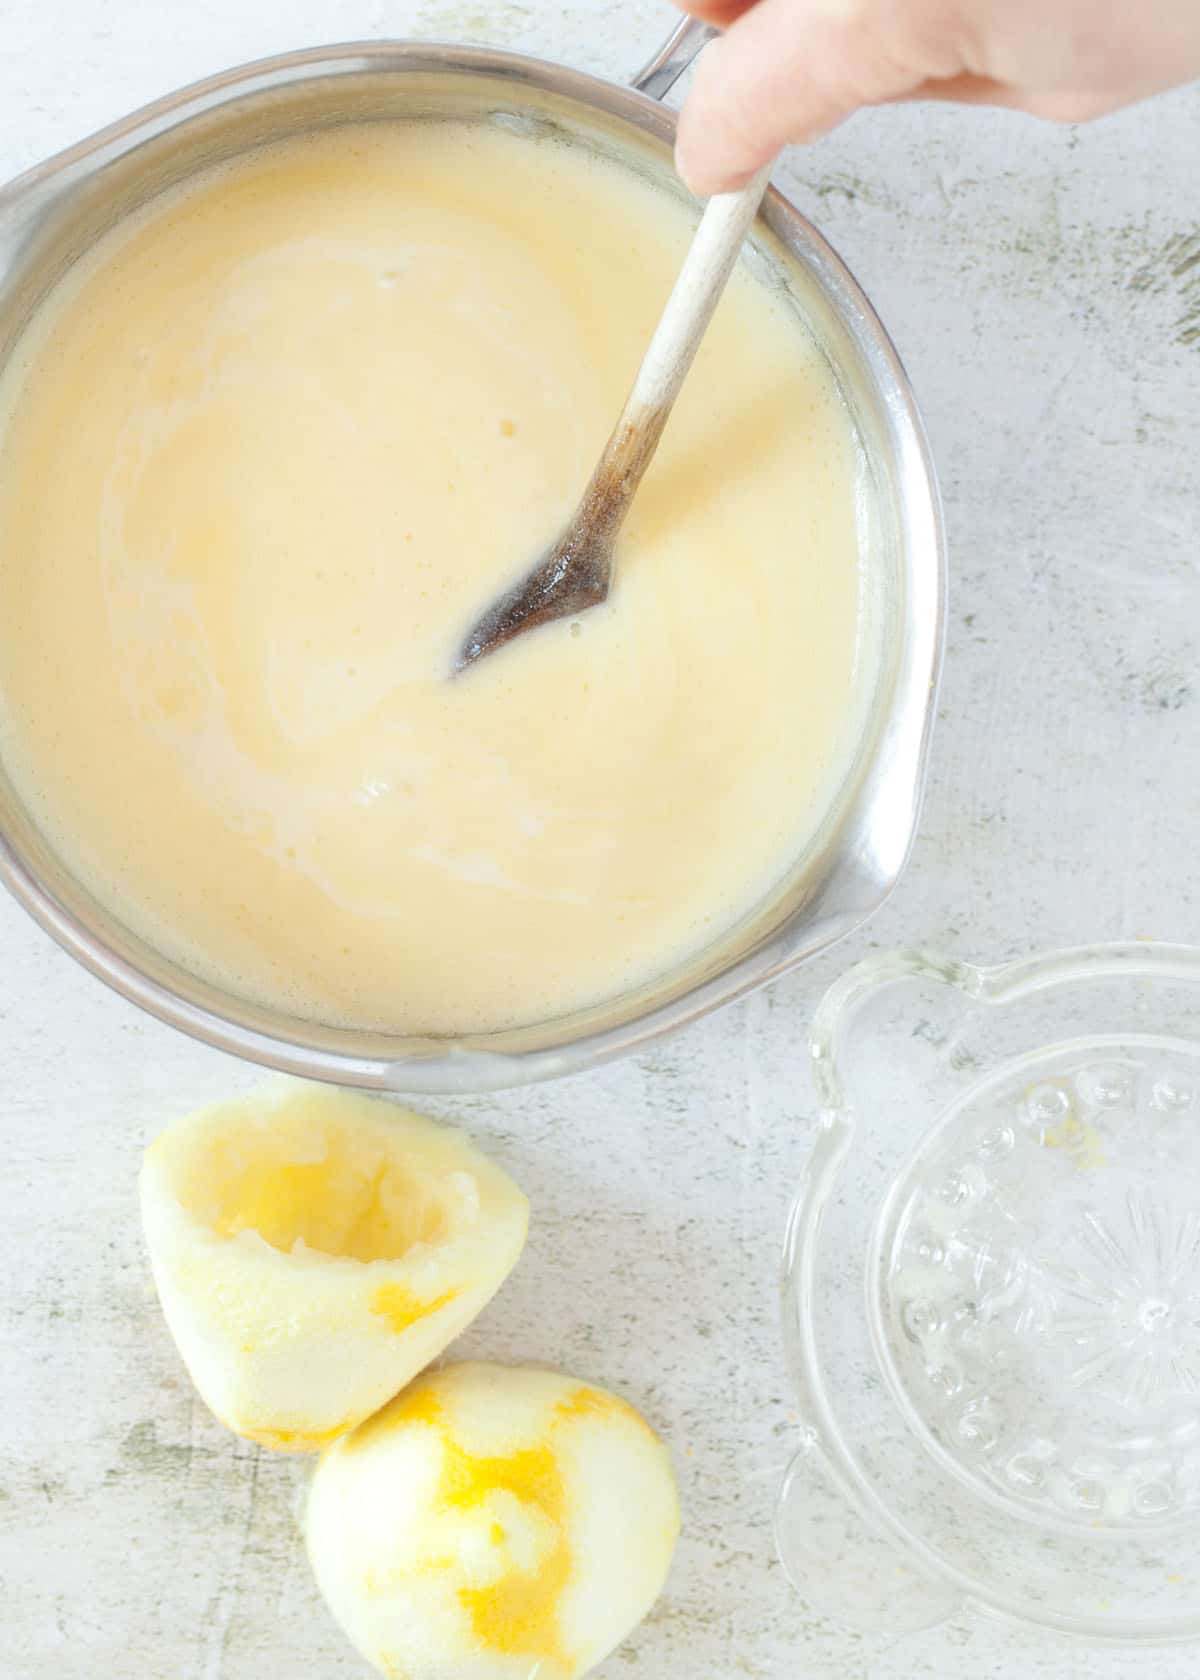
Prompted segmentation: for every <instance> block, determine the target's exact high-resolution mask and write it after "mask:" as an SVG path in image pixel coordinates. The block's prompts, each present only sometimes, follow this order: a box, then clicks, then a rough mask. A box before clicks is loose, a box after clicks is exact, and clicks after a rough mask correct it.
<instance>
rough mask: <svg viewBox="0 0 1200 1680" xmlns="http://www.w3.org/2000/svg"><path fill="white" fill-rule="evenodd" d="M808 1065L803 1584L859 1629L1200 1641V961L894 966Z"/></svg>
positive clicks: (1182, 954) (792, 1558)
mask: <svg viewBox="0 0 1200 1680" xmlns="http://www.w3.org/2000/svg"><path fill="white" fill-rule="evenodd" d="M811 1053H812V1069H813V1074H814V1080H815V1084H816V1089H817V1095H818V1098H819V1101H820V1103H821V1106H822V1114H821V1123H820V1131H819V1135H818V1138H817V1142H816V1145H815V1147H814V1149H813V1151H812V1155H811V1157H810V1159H809V1162H808V1165H807V1168H806V1171H805V1174H804V1178H803V1182H802V1186H801V1190H800V1194H799V1196H798V1198H797V1201H796V1204H795V1208H794V1211H793V1215H792V1220H791V1226H790V1230H789V1233H788V1240H787V1248H786V1259H785V1276H784V1320H785V1329H786V1335H787V1343H788V1349H789V1355H790V1362H791V1366H792V1371H793V1375H794V1378H795V1382H796V1385H797V1388H798V1393H799V1400H800V1406H801V1410H802V1413H803V1417H804V1420H805V1433H804V1436H803V1441H802V1446H801V1450H800V1452H799V1454H798V1456H797V1457H796V1459H795V1461H794V1463H793V1465H792V1467H791V1470H790V1472H789V1475H788V1478H787V1483H786V1486H785V1488H784V1492H783V1496H782V1499H781V1502H780V1506H779V1511H778V1528H777V1536H778V1543H779V1547H780V1551H781V1554H782V1557H783V1560H784V1563H785V1565H786V1567H787V1570H788V1573H789V1575H790V1577H791V1579H792V1580H793V1581H794V1582H795V1584H796V1585H797V1587H798V1588H799V1589H800V1590H801V1592H803V1593H804V1595H805V1596H806V1597H807V1598H808V1599H809V1600H810V1601H811V1602H812V1603H813V1604H814V1605H816V1606H818V1607H820V1608H823V1609H825V1610H826V1611H828V1612H830V1613H832V1614H833V1615H834V1616H835V1617H837V1618H839V1619H841V1620H843V1621H847V1622H849V1623H851V1624H853V1625H855V1626H858V1627H860V1628H863V1629H871V1628H873V1629H881V1630H882V1629H888V1630H891V1631H893V1632H896V1631H903V1630H905V1629H915V1628H919V1627H926V1626H930V1625H932V1624H934V1623H936V1622H939V1621H941V1620H943V1619H945V1618H946V1617H948V1616H950V1615H951V1614H954V1613H956V1612H957V1611H958V1610H960V1609H962V1608H964V1607H968V1608H975V1609H979V1610H986V1611H991V1612H996V1613H1001V1614H1003V1615H1006V1616H1009V1617H1012V1618H1014V1619H1016V1620H1018V1621H1021V1622H1023V1623H1026V1624H1032V1625H1035V1626H1039V1627H1042V1628H1052V1629H1057V1630H1059V1631H1061V1632H1065V1633H1074V1634H1081V1635H1086V1636H1089V1637H1091V1638H1097V1639H1105V1640H1116V1641H1122V1642H1126V1643H1130V1644H1135V1645H1136V1644H1147V1643H1156V1642H1163V1641H1169V1640H1178V1639H1186V1638H1191V1637H1194V1636H1197V1635H1200V950H1196V949H1193V948H1191V947H1186V946H1173V945H1153V944H1126V945H1098V946H1094V947H1091V948H1087V949H1080V950H1071V951H1063V952H1058V953H1055V954H1052V955H1048V956H1043V957H1038V958H1034V959H1032V960H1029V961H1024V962H1017V963H1012V964H1009V965H1007V966H1005V967H1001V968H975V967H972V966H970V965H969V964H966V963H961V962H957V961H954V960H953V959H951V958H946V957H940V956H937V955H934V954H931V953H928V952H898V953H894V954H892V955H888V956H882V957H877V958H872V959H870V960H869V961H867V962H865V963H862V964H861V965H859V966H858V967H857V968H854V969H852V970H851V971H850V972H849V973H848V974H847V975H846V976H845V977H844V978H843V979H842V980H840V981H839V982H838V983H837V985H835V986H834V987H833V989H832V991H830V992H829V994H828V995H827V996H826V998H825V1000H824V1001H823V1003H822V1004H821V1006H820V1008H819V1009H818V1011H817V1014H816V1017H815V1020H814V1023H813V1027H812V1035H811Z"/></svg>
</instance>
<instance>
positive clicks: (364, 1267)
mask: <svg viewBox="0 0 1200 1680" xmlns="http://www.w3.org/2000/svg"><path fill="white" fill-rule="evenodd" d="M141 1203H142V1223H143V1226H144V1229H145V1233H146V1243H147V1246H148V1248H149V1251H150V1261H151V1265H152V1267H153V1269H154V1281H155V1283H156V1285H157V1286H158V1294H159V1299H160V1300H161V1302H162V1307H163V1311H164V1313H165V1314H166V1319H167V1323H168V1325H169V1326H170V1328H171V1333H172V1335H173V1336H174V1337H175V1341H176V1343H177V1344H178V1347H179V1351H180V1353H181V1354H182V1355H183V1358H184V1362H185V1363H186V1365H187V1368H188V1370H189V1371H190V1372H191V1375H192V1380H193V1381H194V1382H195V1384H196V1387H197V1388H198V1389H199V1390H200V1393H201V1395H202V1396H203V1398H204V1399H205V1401H206V1402H207V1403H208V1405H209V1406H210V1407H211V1408H212V1410H213V1411H214V1412H215V1413H216V1415H217V1416H218V1417H219V1418H220V1419H221V1420H222V1422H223V1423H226V1424H227V1425H228V1426H229V1428H230V1429H233V1430H236V1431H237V1433H238V1434H239V1435H245V1436H247V1437H248V1438H249V1439H250V1440H252V1441H259V1442H261V1443H262V1444H263V1445H264V1446H268V1447H275V1448H278V1449H280V1450H281V1451H285V1452H312V1451H315V1450H317V1449H319V1448H321V1447H324V1446H327V1445H328V1444H329V1442H330V1441H333V1440H335V1439H336V1438H337V1437H338V1436H339V1435H342V1434H344V1433H345V1432H346V1431H347V1430H348V1429H352V1428H353V1427H354V1426H355V1424H357V1423H361V1422H362V1420H363V1419H364V1418H367V1417H370V1415H371V1413H372V1412H375V1411H377V1410H378V1409H379V1407H380V1406H382V1405H383V1404H384V1403H385V1401H387V1400H390V1399H391V1397H392V1396H393V1395H394V1394H395V1393H397V1391H398V1390H399V1389H401V1388H403V1387H404V1385H405V1383H407V1382H409V1381H411V1379H412V1378H413V1377H414V1376H415V1375H416V1374H417V1372H418V1371H421V1370H423V1369H424V1367H425V1366H426V1365H428V1364H429V1362H430V1361H431V1360H432V1359H436V1358H437V1356H438V1354H440V1353H441V1352H442V1351H443V1349H445V1348H446V1347H447V1346H448V1344H449V1343H450V1342H451V1341H453V1339H454V1338H455V1336H457V1335H459V1334H460V1333H461V1332H462V1331H463V1330H464V1329H465V1328H466V1326H467V1325H468V1324H469V1323H470V1322H471V1320H472V1319H473V1318H474V1317H475V1315H476V1314H477V1313H478V1312H479V1311H480V1309H481V1308H482V1307H484V1306H485V1305H486V1304H487V1302H488V1301H489V1300H490V1299H491V1297H492V1296H493V1295H494V1294H495V1293H496V1291H497V1289H499V1287H500V1285H501V1284H502V1283H503V1282H504V1279H505V1278H506V1277H507V1276H508V1274H509V1272H510V1271H511V1270H512V1268H513V1267H514V1266H515V1265H516V1262H517V1258H518V1256H519V1255H520V1252H521V1248H522V1246H523V1244H524V1241H525V1233H526V1230H527V1228H528V1224H529V1204H528V1202H527V1201H526V1200H525V1197H524V1196H523V1195H522V1194H521V1192H520V1190H519V1189H518V1188H517V1186H516V1185H515V1184H514V1183H513V1182H512V1180H511V1179H510V1178H509V1177H508V1175H507V1174H506V1173H503V1172H501V1170H500V1168H499V1167H496V1166H493V1165H492V1163H491V1162H490V1161H488V1160H486V1159H485V1158H484V1157H483V1156H482V1155H480V1154H479V1152H478V1151H477V1150H476V1149H474V1148H473V1147H472V1146H471V1144H470V1143H468V1142H467V1140H466V1139H465V1138H464V1137H462V1136H460V1135H459V1134H458V1133H457V1132H454V1131H452V1130H450V1129H448V1128H447V1127H444V1126H440V1125H437V1124H435V1122H434V1121H432V1120H426V1119H424V1118H422V1116H420V1115H418V1114H412V1113H409V1112H407V1111H406V1110H404V1109H400V1108H396V1107H393V1106H392V1105H391V1104H390V1103H386V1102H381V1101H378V1100H376V1099H373V1098H370V1097H363V1096H356V1095H351V1094H350V1093H348V1092H345V1091H336V1090H332V1089H328V1088H325V1087H323V1086H317V1085H303V1084H299V1083H286V1084H285V1083H280V1084H279V1085H278V1086H271V1087H268V1088H266V1089H264V1090H260V1091H257V1092H255V1093H253V1094H252V1095H250V1096H248V1097H245V1098H243V1099H241V1100H238V1101H234V1102H229V1103H224V1104H221V1105H220V1106H218V1107H216V1108H208V1109H202V1110H201V1111H200V1112H199V1113H197V1114H192V1115H189V1116H188V1117H187V1118H186V1119H183V1120H180V1121H177V1122H176V1123H175V1124H174V1125H171V1126H169V1127H168V1128H167V1130H166V1131H165V1132H163V1133H162V1135H161V1136H160V1137H159V1138H157V1139H156V1141H155V1142H154V1143H153V1144H152V1145H151V1146H150V1148H149V1149H148V1150H147V1152H146V1157H145V1161H144V1163H143V1166H142V1173H141Z"/></svg>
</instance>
